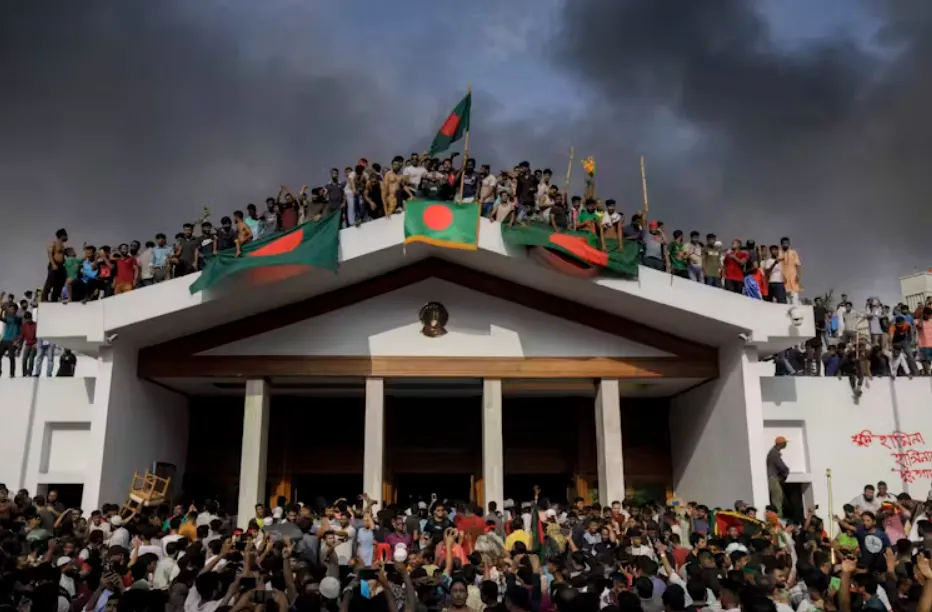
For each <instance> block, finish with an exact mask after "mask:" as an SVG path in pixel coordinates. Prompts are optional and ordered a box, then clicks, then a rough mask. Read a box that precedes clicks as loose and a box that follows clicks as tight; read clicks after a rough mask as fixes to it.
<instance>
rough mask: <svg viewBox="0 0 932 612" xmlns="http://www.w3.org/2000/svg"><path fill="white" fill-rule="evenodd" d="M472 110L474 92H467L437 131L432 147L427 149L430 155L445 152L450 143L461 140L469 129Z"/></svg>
mask: <svg viewBox="0 0 932 612" xmlns="http://www.w3.org/2000/svg"><path fill="white" fill-rule="evenodd" d="M471 110H472V92H470V93H468V94H466V97H465V98H463V99H462V100H460V102H459V104H457V105H456V107H455V108H454V109H453V111H452V112H451V113H450V115H449V116H448V117H447V119H446V121H444V122H443V125H441V126H440V131H439V132H437V135H436V136H435V137H434V141H433V142H432V143H431V145H430V149H429V150H428V151H427V154H428V155H429V156H434V155H437V154H438V153H443V152H444V151H446V150H447V149H449V148H450V145H452V144H453V143H454V142H456V141H457V140H460V139H461V138H462V137H463V135H464V134H465V133H466V132H468V131H469V115H470V111H471Z"/></svg>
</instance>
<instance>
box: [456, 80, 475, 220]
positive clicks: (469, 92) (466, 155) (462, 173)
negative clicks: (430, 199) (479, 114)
mask: <svg viewBox="0 0 932 612" xmlns="http://www.w3.org/2000/svg"><path fill="white" fill-rule="evenodd" d="M466 95H467V96H469V97H470V105H469V106H470V108H469V114H470V123H472V121H471V119H472V117H471V115H472V99H471V98H472V84H469V85H468V86H467V87H466ZM467 161H469V129H467V130H466V134H465V136H464V137H463V167H462V168H461V169H460V188H459V191H458V192H457V195H456V201H457V202H460V203H462V201H463V185H464V184H465V182H466V162H467Z"/></svg>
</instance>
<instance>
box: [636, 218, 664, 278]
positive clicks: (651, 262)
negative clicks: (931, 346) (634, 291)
mask: <svg viewBox="0 0 932 612" xmlns="http://www.w3.org/2000/svg"><path fill="white" fill-rule="evenodd" d="M641 240H642V242H643V243H644V265H645V266H647V267H648V268H653V269H654V270H660V271H661V272H663V271H664V270H665V269H666V267H665V261H666V252H665V248H664V247H665V246H666V245H665V243H666V240H665V239H664V237H663V232H661V231H660V223H658V222H657V221H651V222H650V223H648V224H647V231H645V232H644V235H643V237H642V238H641Z"/></svg>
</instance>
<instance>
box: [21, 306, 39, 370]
mask: <svg viewBox="0 0 932 612" xmlns="http://www.w3.org/2000/svg"><path fill="white" fill-rule="evenodd" d="M19 343H20V346H22V347H23V376H32V369H33V366H35V363H36V322H35V321H33V320H32V313H31V312H29V311H28V310H27V311H26V313H25V314H24V315H23V325H22V326H21V327H20V330H19ZM38 375H39V373H38V372H36V376H38Z"/></svg>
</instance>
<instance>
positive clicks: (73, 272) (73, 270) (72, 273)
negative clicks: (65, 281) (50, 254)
mask: <svg viewBox="0 0 932 612" xmlns="http://www.w3.org/2000/svg"><path fill="white" fill-rule="evenodd" d="M80 267H81V258H80V257H66V258H65V274H67V275H68V278H78V270H79V269H80Z"/></svg>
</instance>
